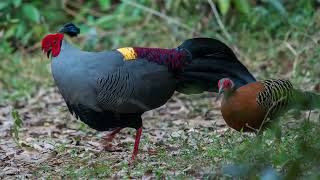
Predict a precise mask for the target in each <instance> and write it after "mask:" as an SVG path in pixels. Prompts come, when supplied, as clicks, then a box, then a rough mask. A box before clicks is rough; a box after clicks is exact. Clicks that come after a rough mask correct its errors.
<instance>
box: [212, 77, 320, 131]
mask: <svg viewBox="0 0 320 180" xmlns="http://www.w3.org/2000/svg"><path fill="white" fill-rule="evenodd" d="M218 87H219V93H223V95H224V97H223V100H222V103H221V112H222V116H223V118H224V120H225V121H226V123H227V124H228V125H229V126H230V127H232V128H233V129H236V130H238V131H240V130H242V129H243V131H255V130H257V129H260V128H264V127H266V125H267V124H269V122H271V120H272V119H274V118H276V117H278V116H279V115H281V114H282V113H284V112H286V111H287V110H289V109H292V108H296V109H300V110H308V109H319V108H320V95H318V94H315V93H312V92H303V91H300V90H298V89H295V88H294V87H293V85H292V83H291V82H290V81H289V80H283V79H269V80H265V81H261V82H253V83H249V84H247V85H245V86H242V87H240V88H236V86H235V85H234V82H233V81H232V80H231V79H228V78H223V79H221V80H220V81H219V82H218Z"/></svg>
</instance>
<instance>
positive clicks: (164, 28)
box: [0, 0, 320, 178]
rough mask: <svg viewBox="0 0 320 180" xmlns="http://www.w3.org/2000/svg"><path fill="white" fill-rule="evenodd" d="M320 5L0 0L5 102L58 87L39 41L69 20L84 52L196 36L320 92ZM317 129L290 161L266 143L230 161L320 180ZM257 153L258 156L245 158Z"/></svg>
mask: <svg viewBox="0 0 320 180" xmlns="http://www.w3.org/2000/svg"><path fill="white" fill-rule="evenodd" d="M319 7H320V1H319V0H212V1H211V0H209V1H206V0H199V1H198V0H167V1H165V0H135V1H130V0H97V1H84V0H73V1H71V0H50V1H41V0H34V1H27V0H25V1H24V0H2V1H1V2H0V39H1V43H0V104H2V105H5V104H7V103H11V104H14V103H15V102H18V101H21V100H25V99H28V98H30V97H31V96H32V95H33V94H34V93H35V92H36V91H37V90H38V89H39V87H48V86H53V81H52V78H51V75H50V61H49V60H48V59H46V57H45V56H43V55H42V53H41V49H40V41H41V39H42V37H43V36H44V35H45V34H47V33H54V32H56V31H57V30H58V29H59V28H60V27H61V26H62V25H63V24H65V23H67V22H73V23H75V24H77V25H78V26H79V27H80V28H81V34H80V36H79V38H77V39H76V40H72V41H73V42H74V44H75V45H76V46H79V47H80V48H82V49H85V50H105V49H115V48H117V47H124V46H148V47H176V46H177V45H178V44H179V43H181V42H182V41H183V40H185V39H188V38H191V37H200V36H202V37H204V36H205V37H212V38H218V39H220V40H223V41H224V42H226V43H227V44H228V45H230V46H231V47H232V48H233V49H234V50H235V52H236V54H237V55H238V57H239V59H240V60H241V61H242V62H244V63H245V64H246V65H247V66H248V68H249V69H250V70H251V71H252V72H253V73H254V75H255V76H256V77H257V78H258V79H264V78H289V79H291V80H292V81H293V82H294V84H296V85H297V86H298V87H300V88H302V89H305V90H313V91H316V92H318V93H319V92H320V78H319V77H320V71H319V69H320V63H319V55H320V47H319V40H320V32H319V28H320V13H319V12H320V11H319V10H320V9H319ZM306 126H307V125H306ZM306 126H303V127H304V128H306ZM318 126H319V125H314V126H312V127H313V128H316V129H313V130H310V129H303V128H302V129H299V130H297V131H301V134H293V135H292V138H293V139H294V140H293V139H291V140H292V141H288V142H290V143H293V142H296V143H298V145H297V144H294V145H293V146H292V147H291V146H290V145H288V144H285V145H284V146H283V147H282V148H289V149H290V148H294V152H292V153H289V156H288V154H285V155H282V154H281V155H279V154H277V153H275V152H274V151H273V150H275V151H276V149H272V148H267V147H268V145H266V144H265V141H264V142H260V143H258V144H259V146H256V143H254V144H255V147H251V146H249V144H250V143H252V142H251V141H250V142H248V143H246V144H245V145H246V146H245V147H244V146H241V147H240V149H238V150H237V151H236V152H234V154H233V155H234V156H232V157H230V160H235V161H236V162H244V163H245V164H246V163H250V168H252V166H251V165H252V163H253V164H255V163H257V164H260V165H261V164H262V166H256V167H259V168H260V167H266V166H273V167H275V166H278V164H280V165H279V166H281V168H280V170H281V171H280V173H283V174H287V177H288V178H290V177H295V175H310V172H311V171H312V172H314V173H315V174H316V175H317V176H316V175H315V177H319V172H317V171H318V170H319V159H317V160H316V159H313V158H312V157H310V156H309V155H310V153H311V154H312V153H315V152H317V153H318V154H319V152H320V144H319V139H320V138H319V135H318V138H315V139H314V138H312V135H315V134H319V133H318V132H319V131H317V130H319V127H318ZM308 127H309V126H308ZM309 128H310V127H309ZM304 130H305V131H304ZM304 135H305V136H307V135H309V137H307V138H305V137H304ZM299 137H300V139H299ZM267 138H269V136H268V137H267ZM296 139H299V140H297V141H295V140H296ZM257 141H260V140H257ZM290 143H289V144H290ZM306 144H307V145H306ZM300 145H301V146H300ZM306 146H307V147H308V148H304V147H306ZM277 147H278V146H274V148H277ZM301 147H302V148H301ZM310 147H311V148H310ZM254 148H256V149H257V150H256V151H255V152H253V153H249V154H247V155H244V156H241V154H246V152H247V151H248V150H249V149H254ZM283 152H284V151H283ZM305 153H309V154H307V155H306V154H305ZM266 154H268V155H269V156H266ZM273 155H274V156H273ZM271 156H272V157H271ZM287 156H288V157H287ZM304 156H305V157H304ZM318 157H320V156H318ZM274 158H278V159H274ZM281 158H284V159H281ZM316 161H317V163H318V164H316V166H315V163H316ZM288 162H292V163H291V164H290V165H287V163H288ZM277 163H278V164H277ZM282 163H283V164H282ZM275 164H276V165H275ZM302 165H303V167H304V166H306V167H309V168H302ZM246 167H249V166H246ZM259 168H258V169H259ZM234 169H237V168H234ZM240 169H242V170H243V169H244V170H248V168H243V167H241V168H240ZM292 169H293V171H292ZM306 169H308V172H306V171H305V170H306ZM260 170H261V168H260ZM244 172H247V173H248V172H249V171H244ZM252 172H254V173H252ZM257 172H258V171H250V174H251V175H253V176H255V175H256V174H255V173H257ZM295 172H297V174H294V173H295ZM231 174H232V173H231ZM312 177H313V176H312Z"/></svg>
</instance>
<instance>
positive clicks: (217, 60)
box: [177, 38, 256, 94]
mask: <svg viewBox="0 0 320 180" xmlns="http://www.w3.org/2000/svg"><path fill="white" fill-rule="evenodd" d="M178 49H185V50H187V51H188V52H189V53H190V54H191V56H192V60H191V62H190V64H188V65H186V66H185V68H184V70H183V71H182V72H180V73H178V74H177V79H178V82H177V91H179V92H181V93H185V94H192V93H201V92H203V91H217V90H218V87H217V84H218V81H219V80H220V79H222V78H226V77H228V78H230V79H232V80H233V82H235V85H236V87H237V88H239V87H241V86H243V85H245V84H247V83H250V82H255V81H256V79H255V78H254V77H253V75H252V74H251V73H250V72H249V71H248V69H247V68H246V67H245V66H244V65H243V64H242V63H241V62H240V61H239V60H238V59H237V57H236V55H235V54H234V53H233V51H232V50H231V49H230V48H229V47H228V46H227V45H225V44H224V43H223V42H221V41H219V40H217V39H211V38H194V39H189V40H186V41H185V42H183V43H182V44H181V45H180V46H179V47H178Z"/></svg>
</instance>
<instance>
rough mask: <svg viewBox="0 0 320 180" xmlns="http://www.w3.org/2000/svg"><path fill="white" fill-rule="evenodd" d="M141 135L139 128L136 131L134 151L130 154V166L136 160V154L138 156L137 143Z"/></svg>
mask: <svg viewBox="0 0 320 180" xmlns="http://www.w3.org/2000/svg"><path fill="white" fill-rule="evenodd" d="M141 133H142V127H140V128H139V129H137V132H136V140H135V142H134V149H133V152H132V157H131V161H130V164H131V163H132V162H133V161H134V160H135V159H136V157H137V154H138V150H139V143H140V138H141Z"/></svg>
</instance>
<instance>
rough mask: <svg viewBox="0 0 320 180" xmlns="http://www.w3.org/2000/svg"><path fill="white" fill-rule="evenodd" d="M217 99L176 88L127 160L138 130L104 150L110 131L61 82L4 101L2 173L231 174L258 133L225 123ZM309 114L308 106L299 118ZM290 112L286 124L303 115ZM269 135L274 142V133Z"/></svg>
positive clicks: (148, 120) (149, 118) (149, 116)
mask: <svg viewBox="0 0 320 180" xmlns="http://www.w3.org/2000/svg"><path fill="white" fill-rule="evenodd" d="M219 104H220V99H219V98H217V97H216V96H215V95H214V94H212V93H205V94H202V95H193V96H191V97H190V96H185V95H182V94H178V93H177V94H176V95H175V96H173V98H172V99H171V100H170V101H169V102H168V103H167V104H165V105H164V106H162V107H160V108H158V109H156V110H153V111H149V112H147V113H145V114H144V115H143V121H144V129H143V135H142V140H141V144H140V151H139V154H138V158H137V160H136V161H135V163H134V164H132V165H131V166H129V165H128V161H129V160H130V157H131V152H132V149H133V143H134V135H135V131H134V129H124V130H122V131H121V132H120V133H119V135H118V136H117V137H116V138H115V140H114V145H115V146H116V147H117V148H118V149H120V150H121V151H120V152H105V151H102V150H101V146H100V140H101V139H102V136H103V135H104V133H99V132H96V131H94V130H92V129H90V128H88V127H87V126H86V125H85V124H83V123H81V122H80V121H78V120H76V119H75V118H74V117H72V116H71V115H70V113H69V112H68V110H67V107H66V106H65V103H64V101H63V99H62V97H61V96H60V94H59V93H58V92H57V89H56V88H49V89H46V90H44V89H41V90H39V91H38V92H37V93H36V94H35V96H34V97H32V98H30V99H29V100H28V101H20V103H19V104H14V105H12V106H5V107H1V108H0V118H1V123H2V124H1V126H0V128H1V129H0V139H1V143H0V159H1V163H0V168H1V169H2V171H1V172H0V178H4V179H7V178H9V177H10V178H13V179H14V178H18V179H22V178H43V177H46V178H53V179H63V178H76V179H78V178H85V179H86V178H91V177H95V178H111V177H112V178H116V179H117V178H134V179H135V178H137V179H139V178H142V179H154V178H167V177H172V178H187V177H188V178H204V177H206V178H209V179H210V178H214V177H215V178H216V177H220V178H221V177H225V178H226V177H230V176H228V174H229V173H231V174H233V173H234V172H233V169H232V168H231V172H230V167H229V168H225V167H227V166H225V165H228V164H229V165H230V163H232V159H233V158H232V156H239V155H241V153H238V154H237V153H236V154H235V151H234V149H236V148H238V147H241V146H243V145H244V143H246V142H249V143H252V142H253V141H254V139H256V136H255V135H253V134H247V133H239V132H236V131H234V130H231V129H230V128H228V127H226V125H225V123H224V121H223V119H222V117H221V113H220V110H219ZM13 106H14V107H15V108H19V115H20V117H17V115H13V114H11V113H12V109H13ZM318 114H319V113H312V114H311V117H310V119H311V120H313V121H317V119H318V118H319V117H318ZM307 116H308V113H307V112H305V113H302V116H301V117H307ZM19 119H21V120H22V125H21V127H19V125H17V124H18V123H17V121H19ZM289 119H290V120H287V121H286V122H285V126H286V128H288V129H289V130H288V131H290V127H292V128H294V127H295V126H297V122H298V124H301V122H302V121H303V118H300V119H301V121H300V120H294V119H292V118H289ZM299 121H300V122H299ZM15 127H17V128H16V129H15ZM15 132H16V133H17V135H14V134H15ZM268 141H269V142H268ZM268 141H267V144H269V145H270V144H271V146H273V145H272V144H273V139H272V138H271V140H270V139H269V140H268ZM293 141H294V139H293ZM285 142H287V143H290V142H289V140H288V141H287V140H285ZM284 146H285V145H284ZM284 148H285V147H284ZM244 154H245V152H244Z"/></svg>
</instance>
